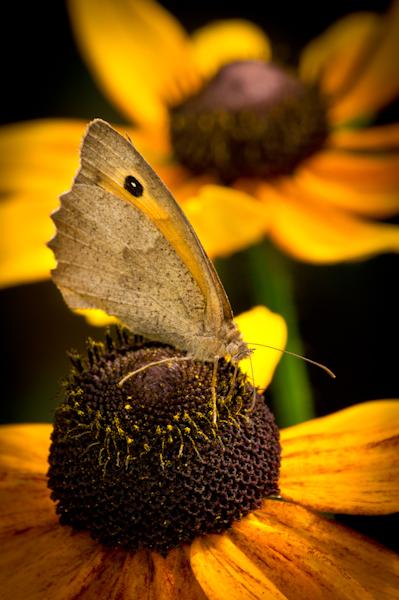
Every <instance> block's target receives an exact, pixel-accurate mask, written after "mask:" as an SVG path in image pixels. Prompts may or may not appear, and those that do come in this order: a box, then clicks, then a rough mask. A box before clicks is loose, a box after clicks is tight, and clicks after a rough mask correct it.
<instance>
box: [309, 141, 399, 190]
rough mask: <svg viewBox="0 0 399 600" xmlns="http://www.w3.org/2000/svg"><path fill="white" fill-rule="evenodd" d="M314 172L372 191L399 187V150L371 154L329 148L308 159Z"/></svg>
mask: <svg viewBox="0 0 399 600" xmlns="http://www.w3.org/2000/svg"><path fill="white" fill-rule="evenodd" d="M306 168H307V169H310V170H311V171H312V172H313V173H315V174H316V175H318V176H320V177H325V178H326V179H331V180H332V181H334V180H335V181H336V182H337V183H338V182H339V183H342V184H348V185H351V186H355V187H356V188H357V189H364V190H368V191H369V192H372V191H373V192H375V191H376V192H383V191H386V190H391V191H395V190H396V191H397V190H398V189H399V153H394V154H384V155H383V154H381V155H374V156H368V155H366V154H363V155H361V154H353V153H349V152H338V151H333V150H325V151H322V152H319V153H318V154H315V155H314V156H312V157H311V158H309V159H308V160H307V161H306Z"/></svg>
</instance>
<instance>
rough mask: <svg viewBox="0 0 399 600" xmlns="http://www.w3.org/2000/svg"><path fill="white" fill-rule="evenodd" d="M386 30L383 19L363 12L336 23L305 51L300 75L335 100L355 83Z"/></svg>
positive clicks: (301, 60)
mask: <svg viewBox="0 0 399 600" xmlns="http://www.w3.org/2000/svg"><path fill="white" fill-rule="evenodd" d="M381 29H382V19H381V17H380V16H378V15H376V14H373V13H368V12H360V13H354V14H351V15H348V16H346V17H344V18H343V19H341V20H339V21H338V22H337V23H334V24H333V25H332V26H331V27H329V28H328V29H327V31H325V32H324V33H323V34H322V35H320V36H319V37H317V38H316V39H314V40H312V41H311V42H310V43H309V44H308V46H306V48H305V49H304V50H303V52H302V56H301V59H300V66H299V73H300V76H301V78H302V79H303V80H304V81H307V82H309V83H318V84H319V86H320V87H321V89H322V91H323V92H324V93H325V94H327V95H331V96H334V95H336V94H338V93H339V92H340V91H341V89H345V87H346V85H348V84H350V83H352V81H353V78H354V77H355V76H356V74H357V72H358V69H359V68H360V67H361V66H362V65H363V63H364V61H365V60H367V59H368V57H369V51H370V47H371V46H372V45H373V44H374V43H375V41H376V39H377V38H378V36H379V34H380V32H381Z"/></svg>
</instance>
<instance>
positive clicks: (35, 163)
mask: <svg viewBox="0 0 399 600" xmlns="http://www.w3.org/2000/svg"><path fill="white" fill-rule="evenodd" d="M85 128H86V123H84V122H83V121H73V120H70V121H68V120H41V121H30V122H26V123H18V124H14V125H6V126H3V127H2V128H0V192H1V194H2V195H3V196H5V198H4V199H3V201H2V202H1V203H0V224H1V225H0V227H1V230H0V254H1V262H0V285H14V284H18V283H24V282H30V281H36V280H40V279H46V278H48V277H49V274H50V269H52V268H54V266H55V262H54V258H53V254H52V252H51V251H50V250H49V249H48V248H47V247H46V243H47V242H48V241H49V240H50V239H51V237H52V236H53V235H54V226H53V223H52V221H51V219H50V214H51V213H52V212H53V211H54V210H55V209H56V208H57V206H58V203H59V201H58V197H59V195H60V194H61V193H62V192H65V191H66V190H68V189H69V188H70V186H71V183H72V180H73V177H74V175H75V173H76V170H77V168H78V164H79V146H80V143H81V138H82V135H83V132H84V130H85ZM119 129H120V131H121V133H123V134H124V133H125V132H127V133H129V134H130V136H131V138H132V139H133V141H134V144H135V145H136V146H137V147H138V148H139V150H140V151H141V152H143V154H144V156H145V157H146V158H147V159H148V160H149V161H150V162H152V163H153V164H155V165H159V168H160V171H161V175H162V174H163V172H165V173H166V174H168V173H169V170H170V169H169V168H167V166H166V165H165V164H164V163H165V160H166V155H165V151H166V149H165V147H164V144H162V140H160V139H159V136H158V137H154V136H152V135H150V134H148V133H146V134H143V132H141V131H138V130H133V129H131V128H126V127H123V126H121V127H119Z"/></svg>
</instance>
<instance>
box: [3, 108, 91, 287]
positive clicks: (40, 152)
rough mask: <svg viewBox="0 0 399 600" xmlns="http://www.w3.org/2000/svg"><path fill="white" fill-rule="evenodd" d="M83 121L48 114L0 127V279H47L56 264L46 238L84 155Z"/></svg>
mask: <svg viewBox="0 0 399 600" xmlns="http://www.w3.org/2000/svg"><path fill="white" fill-rule="evenodd" d="M84 127H85V125H84V123H83V122H80V121H72V120H71V121H66V120H44V121H31V122H27V123H18V124H15V125H6V126H4V127H2V128H1V129H0V191H1V193H2V194H3V195H5V199H4V200H3V201H2V202H1V204H0V223H1V235H0V250H1V252H0V253H1V257H2V260H1V263H0V285H13V284H15V283H21V282H24V281H35V280H38V279H45V278H47V277H48V276H49V271H50V268H52V267H53V266H54V260H53V257H52V253H51V252H50V250H49V249H48V248H46V242H47V241H48V240H49V239H50V238H51V237H52V235H53V233H54V228H53V224H52V222H51V220H50V213H51V212H52V211H53V210H54V209H55V208H56V206H57V204H58V196H59V194H60V193H62V192H63V191H65V190H66V189H68V187H69V186H70V183H71V181H72V178H73V176H74V174H75V172H76V169H77V166H78V160H79V154H78V150H79V144H80V139H81V136H82V133H83V131H84Z"/></svg>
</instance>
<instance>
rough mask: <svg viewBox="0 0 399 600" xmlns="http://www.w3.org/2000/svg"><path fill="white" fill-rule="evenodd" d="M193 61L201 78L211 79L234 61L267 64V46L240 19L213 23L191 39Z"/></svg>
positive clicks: (256, 30)
mask: <svg viewBox="0 0 399 600" xmlns="http://www.w3.org/2000/svg"><path fill="white" fill-rule="evenodd" d="M192 43H193V51H194V58H195V60H196V63H197V65H198V68H199V70H200V72H201V74H202V75H203V76H204V77H206V78H210V77H212V75H214V74H215V73H216V72H217V71H218V69H220V67H222V66H223V65H225V64H227V63H229V62H233V61H236V60H250V59H261V60H269V59H270V56H271V47H270V42H269V40H268V38H267V36H266V35H265V33H264V32H263V31H262V30H261V29H260V28H259V27H257V26H256V25H254V24H253V23H250V22H248V21H244V20H241V19H232V20H230V21H215V22H214V23H210V24H209V25H206V26H205V27H202V28H201V29H198V30H197V31H195V32H194V33H193V36H192Z"/></svg>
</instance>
